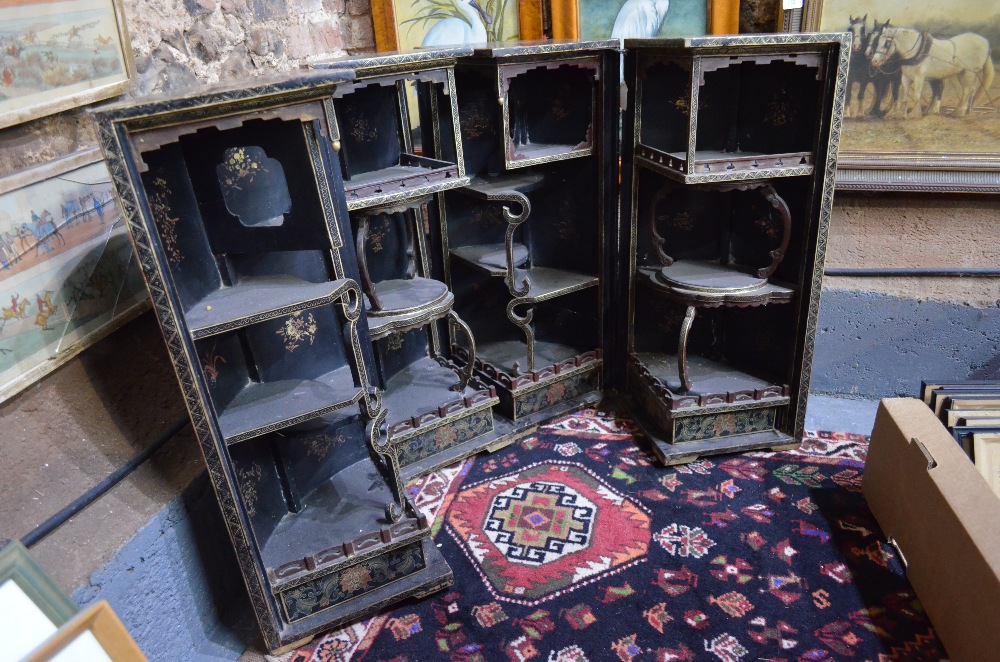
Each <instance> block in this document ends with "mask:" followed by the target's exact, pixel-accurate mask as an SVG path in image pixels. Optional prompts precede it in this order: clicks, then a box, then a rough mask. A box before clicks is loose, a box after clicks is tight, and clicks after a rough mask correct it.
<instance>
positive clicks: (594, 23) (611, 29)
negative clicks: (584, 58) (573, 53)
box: [576, 0, 708, 39]
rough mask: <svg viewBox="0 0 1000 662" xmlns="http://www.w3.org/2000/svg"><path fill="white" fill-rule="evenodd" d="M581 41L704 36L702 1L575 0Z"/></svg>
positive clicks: (704, 20)
mask: <svg viewBox="0 0 1000 662" xmlns="http://www.w3.org/2000/svg"><path fill="white" fill-rule="evenodd" d="M576 1H577V2H578V3H579V6H580V37H581V38H582V39H607V38H608V37H617V38H619V39H656V38H662V37H683V36H690V35H698V34H705V32H706V31H707V30H708V15H707V6H708V3H707V2H706V1H705V0H576Z"/></svg>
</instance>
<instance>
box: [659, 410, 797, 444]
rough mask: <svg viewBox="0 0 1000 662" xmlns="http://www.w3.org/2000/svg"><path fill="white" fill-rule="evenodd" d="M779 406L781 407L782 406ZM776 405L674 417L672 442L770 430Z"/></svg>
mask: <svg viewBox="0 0 1000 662" xmlns="http://www.w3.org/2000/svg"><path fill="white" fill-rule="evenodd" d="M785 407H787V405H783V406H782V407H781V408H785ZM778 409H779V407H766V408H763V409H747V410H744V411H728V412H719V413H708V414H699V415H695V416H687V417H684V418H677V419H674V426H673V427H674V436H673V442H674V443H675V444H680V443H684V442H687V441H702V440H705V439H721V438H723V437H735V436H738V435H744V434H754V433H757V432H767V431H768V430H773V429H774V425H775V421H777V420H778Z"/></svg>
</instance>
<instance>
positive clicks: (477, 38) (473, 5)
mask: <svg viewBox="0 0 1000 662" xmlns="http://www.w3.org/2000/svg"><path fill="white" fill-rule="evenodd" d="M454 6H455V9H457V10H458V12H460V14H461V17H459V16H450V17H448V18H443V19H441V20H439V21H438V22H437V23H435V24H434V25H433V26H432V27H431V29H430V30H428V31H427V34H426V35H424V39H423V41H422V42H420V45H421V46H423V47H438V46H456V45H459V44H481V43H484V42H487V41H489V35H488V34H487V32H486V27H487V26H488V25H492V24H493V17H492V16H490V15H489V14H488V13H487V12H486V10H485V9H483V8H482V7H481V6H480V5H479V3H478V2H476V0H455V1H454Z"/></svg>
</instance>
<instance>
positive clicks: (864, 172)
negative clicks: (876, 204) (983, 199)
mask: <svg viewBox="0 0 1000 662" xmlns="http://www.w3.org/2000/svg"><path fill="white" fill-rule="evenodd" d="M805 21H806V24H805V26H804V27H805V28H806V29H822V30H834V31H850V32H851V33H852V36H853V43H852V52H851V63H850V69H849V72H850V73H849V78H848V86H847V90H846V97H845V107H844V124H843V132H842V134H841V142H840V156H841V159H840V168H841V171H843V170H847V171H849V172H848V175H847V177H846V178H845V177H844V174H845V173H844V172H841V171H838V186H840V187H841V188H844V184H849V183H850V177H851V176H852V175H853V176H855V177H860V178H861V179H862V180H865V179H867V180H868V181H869V182H870V183H872V184H873V185H872V186H870V187H867V186H864V185H863V182H862V185H856V186H847V187H848V188H900V189H906V188H912V189H918V190H975V191H1000V75H997V71H996V68H997V67H998V66H1000V1H998V0H950V1H949V2H927V1H924V2H919V1H917V2H914V1H913V0H880V1H879V2H878V3H871V2H867V1H866V0H812V1H811V2H807V18H806V20H805ZM871 171H876V172H871ZM879 171H880V172H879ZM894 182H895V184H896V185H895V186H894V185H893V183H894ZM855 183H857V182H855Z"/></svg>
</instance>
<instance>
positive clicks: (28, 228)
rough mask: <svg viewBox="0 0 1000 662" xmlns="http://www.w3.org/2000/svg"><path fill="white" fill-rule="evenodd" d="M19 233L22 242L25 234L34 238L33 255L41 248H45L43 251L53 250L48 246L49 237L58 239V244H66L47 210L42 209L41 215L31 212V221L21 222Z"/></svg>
mask: <svg viewBox="0 0 1000 662" xmlns="http://www.w3.org/2000/svg"><path fill="white" fill-rule="evenodd" d="M19 234H20V235H21V243H22V244H23V243H24V240H25V237H26V236H27V235H31V236H32V237H34V238H35V255H38V251H39V250H41V249H42V248H44V249H45V250H44V251H43V252H45V253H48V252H49V251H52V250H54V249H53V248H52V247H51V246H49V238H50V237H55V238H56V239H58V240H59V245H60V246H65V245H66V238H65V237H63V236H62V235H61V234H60V233H59V226H57V225H56V224H55V222H53V220H52V214H50V213H49V212H48V210H45V211H43V212H42V215H41V217H38V216H37V215H36V214H34V212H32V222H30V223H22V224H21V227H20V228H19Z"/></svg>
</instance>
